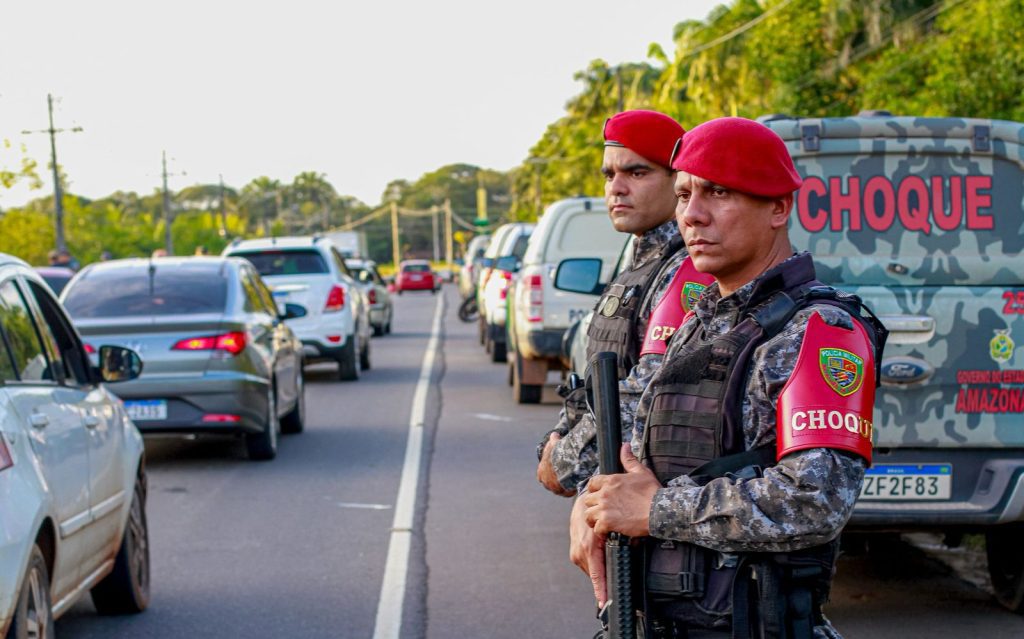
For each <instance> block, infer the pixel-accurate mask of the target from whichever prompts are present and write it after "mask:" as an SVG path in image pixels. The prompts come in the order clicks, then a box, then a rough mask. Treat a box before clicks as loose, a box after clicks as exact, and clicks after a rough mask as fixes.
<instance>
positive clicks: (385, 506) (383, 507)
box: [338, 501, 391, 510]
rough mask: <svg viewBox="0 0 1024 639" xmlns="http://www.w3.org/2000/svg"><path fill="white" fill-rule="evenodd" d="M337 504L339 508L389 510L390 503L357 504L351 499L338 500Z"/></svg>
mask: <svg viewBox="0 0 1024 639" xmlns="http://www.w3.org/2000/svg"><path fill="white" fill-rule="evenodd" d="M338 506H339V507H341V508H364V509H366V510H390V509H391V505H390V504H357V503H355V502H351V501H339V502H338Z"/></svg>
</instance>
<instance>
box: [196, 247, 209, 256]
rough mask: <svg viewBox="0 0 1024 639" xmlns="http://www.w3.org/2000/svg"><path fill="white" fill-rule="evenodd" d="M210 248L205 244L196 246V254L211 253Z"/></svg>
mask: <svg viewBox="0 0 1024 639" xmlns="http://www.w3.org/2000/svg"><path fill="white" fill-rule="evenodd" d="M209 254H210V249H208V248H206V246H204V245H203V244H200V245H199V246H197V247H196V252H195V255H209Z"/></svg>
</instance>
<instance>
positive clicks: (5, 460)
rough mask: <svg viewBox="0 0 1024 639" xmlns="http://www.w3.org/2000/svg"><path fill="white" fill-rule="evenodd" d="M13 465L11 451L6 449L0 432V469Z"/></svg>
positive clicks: (5, 443)
mask: <svg viewBox="0 0 1024 639" xmlns="http://www.w3.org/2000/svg"><path fill="white" fill-rule="evenodd" d="M13 465H14V460H13V459H11V451H9V450H7V442H5V441H4V435H3V433H0V470H7V469H8V468H10V467H11V466H13Z"/></svg>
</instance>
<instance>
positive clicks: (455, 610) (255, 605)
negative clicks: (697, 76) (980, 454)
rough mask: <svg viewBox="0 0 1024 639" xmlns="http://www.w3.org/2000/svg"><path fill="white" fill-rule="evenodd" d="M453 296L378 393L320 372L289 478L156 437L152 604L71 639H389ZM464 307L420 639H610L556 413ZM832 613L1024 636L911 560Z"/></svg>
mask: <svg viewBox="0 0 1024 639" xmlns="http://www.w3.org/2000/svg"><path fill="white" fill-rule="evenodd" d="M440 297H441V296H432V295H429V294H420V295H413V294H407V295H403V296H401V297H397V296H396V298H395V300H396V314H395V323H394V329H395V332H394V333H393V334H392V335H390V336H386V337H382V338H375V339H374V340H373V342H372V351H373V352H372V360H373V369H372V370H370V371H366V372H364V376H363V378H362V379H361V380H360V381H358V382H352V383H340V382H336V381H333V379H331V378H332V376H333V367H332V366H331V365H320V366H317V367H314V368H311V369H308V370H307V373H308V375H307V382H308V386H307V402H308V403H307V407H308V413H309V417H308V421H307V426H306V431H305V432H304V433H302V434H300V435H294V436H287V437H285V438H284V439H283V441H282V442H281V449H280V452H279V455H278V457H277V459H276V460H274V461H272V462H265V463H257V462H249V461H247V460H246V459H245V454H244V448H243V446H242V445H241V443H240V442H236V441H232V440H197V441H185V440H180V439H148V440H147V443H146V450H147V457H148V464H149V466H148V468H149V478H150V498H149V505H148V514H149V525H150V541H151V546H152V603H151V606H150V608H149V610H147V611H146V612H144V613H143V614H141V615H136V616H132V617H99V616H97V615H96V613H95V611H94V609H93V607H92V604H91V602H90V601H89V599H88V597H86V598H85V599H84V600H82V601H81V602H79V603H78V604H77V605H76V606H75V607H74V608H73V609H72V610H71V611H70V612H69V613H68V614H67V615H65V616H64V617H63V618H62V619H61V620H60V621H59V622H58V623H57V635H58V637H86V638H94V637H95V638H101V637H102V638H104V639H107V638H119V637H147V638H149V637H152V638H156V639H161V638H171V637H175V638H177V637H247V638H253V639H258V638H263V637H268V638H269V637H310V638H320V637H324V638H327V637H344V638H349V637H352V638H370V637H373V635H374V626H375V619H376V615H377V609H378V603H379V599H380V593H381V585H382V582H383V581H384V567H385V563H386V558H387V556H388V547H389V542H390V540H391V537H392V522H393V518H394V510H395V506H396V496H397V494H398V490H399V480H400V477H401V475H402V468H403V461H404V458H405V450H406V442H407V436H408V433H409V421H410V412H411V410H412V402H413V395H414V388H415V386H416V383H417V380H418V378H419V376H420V367H421V365H422V362H423V359H424V352H425V349H426V347H427V344H428V340H429V337H430V331H431V320H432V316H433V312H434V308H435V306H434V304H435V303H437V301H438V300H439V299H440ZM445 297H446V298H447V306H446V309H445V316H444V321H443V323H442V325H441V333H442V335H441V337H440V341H439V351H438V354H437V358H436V360H435V364H434V366H433V369H432V371H431V377H430V379H431V385H430V390H429V393H428V395H427V401H426V410H425V415H424V425H423V442H424V449H423V455H422V465H421V467H420V472H419V476H418V479H419V483H418V492H417V493H416V494H417V500H416V504H417V507H416V510H415V517H414V519H413V526H412V535H411V537H412V544H411V552H410V555H409V566H408V572H407V573H406V574H407V579H408V580H407V587H406V589H405V596H404V606H403V607H402V613H401V615H402V616H401V628H402V632H401V636H402V637H408V638H429V639H449V638H453V637H454V638H460V639H475V638H478V637H479V638H491V637H493V638H496V639H500V638H506V637H507V638H509V639H512V638H521V637H553V638H554V637H559V638H561V637H573V638H583V637H591V636H592V635H593V632H594V630H595V629H596V625H595V624H596V622H595V621H594V619H593V603H592V599H591V596H590V594H589V583H588V580H587V579H586V578H585V577H584V575H583V574H582V573H580V572H579V571H578V570H577V569H576V568H575V567H573V566H571V565H570V564H569V562H568V559H567V556H568V549H567V542H566V519H567V515H568V511H569V508H570V504H571V502H570V501H569V500H566V499H562V498H557V497H554V496H551V495H549V494H547V493H545V492H544V491H543V490H542V489H541V488H540V487H539V485H538V484H537V483H536V480H535V479H534V469H535V459H536V458H535V456H534V446H535V445H536V442H537V440H538V439H539V437H540V435H541V434H542V433H543V432H544V431H546V430H547V429H548V428H550V427H551V424H552V423H553V420H554V417H555V415H556V414H557V410H558V403H557V397H556V396H555V395H554V393H553V392H551V389H547V390H546V391H545V397H544V402H543V403H542V404H540V405H537V406H518V405H516V404H514V403H513V402H512V400H511V392H510V389H509V387H508V386H507V382H506V369H505V367H504V366H501V365H497V364H491V363H489V361H488V359H487V357H486V355H485V354H484V352H483V349H482V348H481V347H480V346H479V345H478V343H477V342H476V333H475V325H471V324H462V323H460V322H459V321H458V320H457V318H456V317H455V313H454V305H455V303H456V301H457V296H456V293H455V291H454V290H452V289H451V287H448V290H447V291H446V295H445ZM550 381H552V382H554V379H553V378H552V379H551V380H550ZM972 562H975V560H974V559H971V558H968V559H967V563H972ZM828 613H829V615H830V616H831V617H832V618H833V620H834V622H835V623H836V626H837V627H838V628H839V629H840V630H841V631H843V633H844V635H845V636H846V637H847V639H866V638H886V637H899V638H900V639H910V638H914V637H922V638H924V637H928V638H945V637H967V636H971V635H974V636H977V637H1024V618H1022V617H1020V616H1016V615H1012V614H1009V613H1006V612H1005V611H1003V610H1002V609H1000V608H999V607H998V605H996V604H995V603H994V602H993V601H992V599H991V597H990V596H989V595H988V594H987V593H986V592H985V591H984V590H982V589H979V588H978V587H976V586H974V585H972V584H971V583H968V582H967V581H964V580H963V579H961V578H960V577H959V576H958V574H957V573H956V572H953V571H952V570H951V569H950V568H948V567H947V565H946V564H944V563H942V562H939V561H936V560H935V559H933V558H931V557H929V556H926V555H924V554H923V553H921V552H919V551H917V550H915V549H913V548H911V547H909V546H900V547H898V548H897V550H895V551H892V552H890V553H885V554H881V553H874V554H871V555H867V556H862V557H845V558H843V559H842V560H841V562H840V567H839V577H838V579H837V581H836V584H835V588H834V594H833V601H832V603H831V604H830V606H829V608H828ZM388 614H397V613H396V612H395V611H391V612H390V613H388Z"/></svg>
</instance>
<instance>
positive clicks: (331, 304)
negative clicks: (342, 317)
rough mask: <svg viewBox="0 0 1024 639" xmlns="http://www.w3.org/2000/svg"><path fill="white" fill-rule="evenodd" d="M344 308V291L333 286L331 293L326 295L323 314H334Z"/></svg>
mask: <svg viewBox="0 0 1024 639" xmlns="http://www.w3.org/2000/svg"><path fill="white" fill-rule="evenodd" d="M343 308H345V289H343V288H342V287H340V286H338V285H337V284H335V285H334V286H332V287H331V292H330V293H328V294H327V304H325V305H324V312H325V313H336V312H338V311H340V310H341V309H343Z"/></svg>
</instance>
